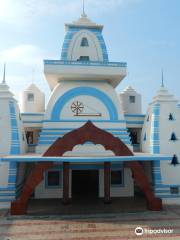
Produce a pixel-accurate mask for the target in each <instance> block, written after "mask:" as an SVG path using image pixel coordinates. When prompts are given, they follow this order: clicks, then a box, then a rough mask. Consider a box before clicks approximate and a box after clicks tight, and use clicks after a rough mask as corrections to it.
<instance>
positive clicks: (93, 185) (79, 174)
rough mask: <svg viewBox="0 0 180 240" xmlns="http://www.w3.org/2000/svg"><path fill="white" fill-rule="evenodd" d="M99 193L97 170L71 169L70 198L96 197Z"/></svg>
mask: <svg viewBox="0 0 180 240" xmlns="http://www.w3.org/2000/svg"><path fill="white" fill-rule="evenodd" d="M98 193H99V171H98V170H73V171H72V198H73V199H85V198H86V199H92V198H93V199H97V198H98Z"/></svg>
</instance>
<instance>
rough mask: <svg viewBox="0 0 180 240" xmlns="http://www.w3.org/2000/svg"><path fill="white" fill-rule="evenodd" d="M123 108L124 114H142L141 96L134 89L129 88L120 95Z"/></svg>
mask: <svg viewBox="0 0 180 240" xmlns="http://www.w3.org/2000/svg"><path fill="white" fill-rule="evenodd" d="M119 96H120V101H121V107H122V111H123V112H124V114H141V113H142V103H141V95H140V94H139V93H137V92H136V91H135V90H134V89H133V88H132V87H130V86H129V87H127V88H125V89H124V91H123V92H121V93H120V95H119Z"/></svg>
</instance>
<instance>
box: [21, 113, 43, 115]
mask: <svg viewBox="0 0 180 240" xmlns="http://www.w3.org/2000/svg"><path fill="white" fill-rule="evenodd" d="M44 114H45V113H21V116H44Z"/></svg>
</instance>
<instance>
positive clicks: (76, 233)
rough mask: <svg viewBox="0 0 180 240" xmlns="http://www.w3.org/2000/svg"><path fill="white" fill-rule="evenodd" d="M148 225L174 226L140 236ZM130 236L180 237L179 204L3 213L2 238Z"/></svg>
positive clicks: (40, 239) (113, 239) (71, 239)
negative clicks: (157, 208) (94, 211)
mask: <svg viewBox="0 0 180 240" xmlns="http://www.w3.org/2000/svg"><path fill="white" fill-rule="evenodd" d="M137 226H140V227H142V228H143V229H144V230H145V229H162V230H163V229H164V228H165V229H172V230H173V231H174V232H173V233H171V234H146V233H145V234H143V235H142V236H137V235H136V234H135V232H134V231H135V228H136V227H137ZM80 239H81V240H102V239H105V240H117V239H119V240H129V239H143V240H145V239H147V240H148V239H163V240H166V239H180V207H177V206H172V207H166V209H165V210H164V211H162V212H150V211H144V212H142V211H141V212H138V213H125V212H124V213H113V214H96V215H69V216H58V215H56V216H41V217H40V216H25V217H11V216H1V217H0V240H80Z"/></svg>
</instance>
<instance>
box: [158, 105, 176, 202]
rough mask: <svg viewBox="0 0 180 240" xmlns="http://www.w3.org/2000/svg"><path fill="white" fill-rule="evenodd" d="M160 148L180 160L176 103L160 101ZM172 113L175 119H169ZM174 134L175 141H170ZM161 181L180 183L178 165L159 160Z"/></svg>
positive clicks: (162, 151)
mask: <svg viewBox="0 0 180 240" xmlns="http://www.w3.org/2000/svg"><path fill="white" fill-rule="evenodd" d="M160 111H161V114H160V139H161V140H160V150H161V153H163V154H167V155H172V156H173V155H174V154H176V155H177V157H178V160H179V162H180V127H179V126H180V109H179V108H178V107H177V104H176V103H174V102H172V103H161V107H160ZM170 113H172V114H173V116H174V118H175V120H173V121H169V119H168V118H169V114H170ZM173 132H174V133H175V134H176V137H177V138H178V140H177V141H170V137H171V134H172V133H173ZM161 172H162V181H163V183H164V184H172V185H173V184H174V185H175V184H179V185H180V174H179V173H180V165H176V167H174V166H172V165H170V164H169V162H163V161H161ZM179 203H180V199H179Z"/></svg>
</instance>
